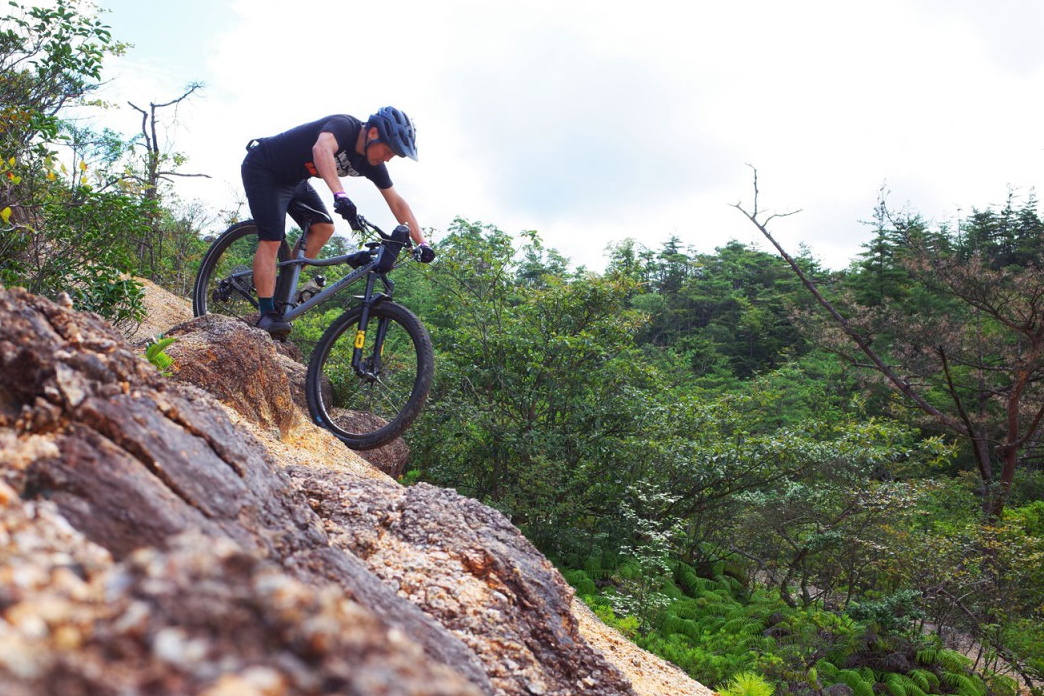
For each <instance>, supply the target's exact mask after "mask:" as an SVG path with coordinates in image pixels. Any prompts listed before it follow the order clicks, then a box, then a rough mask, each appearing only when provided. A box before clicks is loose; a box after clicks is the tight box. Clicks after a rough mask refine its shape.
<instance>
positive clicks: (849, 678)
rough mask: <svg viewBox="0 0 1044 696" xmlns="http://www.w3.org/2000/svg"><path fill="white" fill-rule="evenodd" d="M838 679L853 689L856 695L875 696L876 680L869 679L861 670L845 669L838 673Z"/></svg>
mask: <svg viewBox="0 0 1044 696" xmlns="http://www.w3.org/2000/svg"><path fill="white" fill-rule="evenodd" d="M837 680H838V682H840V683H842V684H845V685H847V686H848V688H850V689H852V692H853V693H854V694H855V696H874V682H873V681H867V680H866V678H865V677H864V676H863V674H862V673H861V672H860V671H859V670H855V669H843V670H841V671H839V672H838V673H837Z"/></svg>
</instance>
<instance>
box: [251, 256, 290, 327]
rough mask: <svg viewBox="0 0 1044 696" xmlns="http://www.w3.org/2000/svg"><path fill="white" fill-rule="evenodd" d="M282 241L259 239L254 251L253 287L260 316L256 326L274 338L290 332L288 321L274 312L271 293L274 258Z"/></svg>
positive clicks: (273, 287)
mask: <svg viewBox="0 0 1044 696" xmlns="http://www.w3.org/2000/svg"><path fill="white" fill-rule="evenodd" d="M281 243H282V242H266V241H260V242H258V245H257V251H256V252H254V288H255V289H256V290H257V303H258V309H260V310H261V318H260V319H258V320H257V327H258V328H259V329H264V330H265V331H267V332H269V333H270V334H272V336H274V337H276V338H282V337H285V336H286V335H287V334H289V333H290V322H288V321H285V320H284V319H283V318H282V316H281V313H279V312H276V310H275V304H274V300H273V297H272V295H274V294H275V279H276V260H277V259H278V258H279V245H280V244H281Z"/></svg>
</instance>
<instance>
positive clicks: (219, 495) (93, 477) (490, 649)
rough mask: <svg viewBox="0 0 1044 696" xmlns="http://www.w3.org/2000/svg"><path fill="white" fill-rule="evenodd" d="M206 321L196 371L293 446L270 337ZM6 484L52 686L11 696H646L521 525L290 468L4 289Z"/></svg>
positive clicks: (10, 675) (190, 399) (419, 493)
mask: <svg viewBox="0 0 1044 696" xmlns="http://www.w3.org/2000/svg"><path fill="white" fill-rule="evenodd" d="M195 321H196V322H198V323H200V324H202V325H203V326H202V327H201V326H198V325H197V326H195V327H194V328H193V329H192V331H193V332H194V333H193V335H194V336H197V338H198V336H200V335H202V336H209V337H210V338H208V339H205V340H204V339H200V340H198V345H196V343H197V339H196V338H194V339H193V341H192V343H193V345H192V346H191V348H192V351H191V357H189V355H188V353H183V354H182V355H181V357H179V370H180V371H182V372H183V373H184V371H185V370H187V369H189V368H188V362H189V361H192V362H194V363H195V364H198V365H200V366H203V365H210V366H211V367H213V366H214V365H221V366H224V365H231V366H232V369H233V370H234V374H236V375H237V376H239V381H240V383H241V384H243V385H244V386H247V385H252V386H250V387H249V388H251V389H253V391H252V392H251V393H250V395H249V398H246V399H243V398H242V395H241V394H239V393H231V392H228V393H221V394H220V395H219V396H220V398H221V399H222V400H223V401H225V402H226V403H229V405H230V406H232V407H233V408H235V409H236V410H237V411H239V412H240V413H245V414H248V415H249V417H251V418H253V419H255V423H256V424H257V425H259V426H260V427H261V428H262V430H264V431H267V432H271V433H274V434H283V435H285V434H286V432H287V430H288V428H289V427H290V425H291V424H292V422H293V419H294V418H299V417H301V416H300V415H299V413H298V412H297V411H296V410H295V407H294V406H293V403H292V401H291V400H290V398H289V396H288V384H289V380H288V378H287V377H286V375H285V373H282V376H280V371H279V370H278V369H275V370H273V369H272V367H273V365H278V360H274V359H273V356H272V355H271V353H270V351H271V350H273V349H272V347H271V342H270V341H269V340H268V338H267V337H266V336H265V335H264V334H261V333H260V332H258V331H255V330H253V329H250V328H249V327H246V330H245V331H244V330H243V329H242V328H241V327H239V326H234V325H233V324H234V322H231V320H229V321H228V322H223V321H222V320H220V319H217V318H208V319H203V320H195ZM183 335H187V334H183ZM188 343H189V341H185V344H186V346H182V347H181V348H186V347H188V346H187V344H188ZM226 351H232V352H233V353H234V356H230V355H228V354H227V353H226ZM262 372H265V373H266V374H265V376H264V377H263V378H262V377H261V376H260V373H262ZM268 373H272V374H268ZM179 377H181V378H182V379H184V378H185V377H186V375H185V374H181V375H179ZM284 398H285V399H286V401H285V402H284V401H283V400H282V399H284ZM0 476H2V478H3V481H4V482H5V483H6V486H8V487H9V489H10V490H8V488H0V505H2V506H0V513H2V517H0V521H2V524H3V525H5V528H6V530H7V531H8V533H7V534H3V533H2V532H3V531H4V530H3V529H0V554H2V557H3V560H4V563H3V569H4V572H7V571H6V569H8V568H12V567H14V566H15V565H18V566H25V567H26V568H27V570H25V571H20V572H18V573H14V574H13V575H12V578H14V579H15V580H16V581H15V582H14V583H13V584H11V583H9V582H8V578H4V580H5V581H4V583H3V587H4V588H8V589H5V590H4V591H3V593H0V612H2V614H3V618H4V619H5V620H7V621H8V623H9V624H10V626H11V627H13V628H11V629H10V631H13V632H14V633H13V634H12V635H8V636H5V635H4V634H3V632H2V631H9V629H8V628H7V627H6V626H4V625H3V622H0V654H2V655H8V654H10V655H14V654H32V655H34V657H33V660H32V664H33V665H36V667H35V668H33V669H23V668H21V667H19V665H18V664H15V663H14V661H13V658H10V659H8V658H4V657H0V693H4V694H8V693H10V694H45V693H46V694H49V693H92V694H95V693H98V694H107V693H113V694H115V693H142V694H144V693H149V694H153V693H156V694H167V693H170V694H180V693H202V692H204V691H206V690H207V689H210V691H206V693H209V694H224V693H229V694H232V693H235V694H255V693H256V694H283V693H286V694H291V693H295V694H296V693H302V694H312V693H314V694H326V693H331V694H332V693H338V694H443V693H445V694H450V693H453V694H468V693H487V694H491V693H497V694H548V695H551V694H562V695H565V694H592V695H600V694H631V693H634V691H633V690H632V688H631V686H630V684H629V683H628V682H627V680H626V679H625V678H624V677H623V676H622V675H621V673H620V672H619V671H618V670H617V669H616V668H615V667H613V666H612V665H610V664H609V663H608V662H607V661H606V660H605V659H604V658H603V657H602V656H601V655H600V654H599V653H597V652H595V651H593V650H592V649H591V648H590V647H589V646H588V645H587V643H586V642H585V641H584V640H583V639H582V638H581V637H580V635H579V634H578V632H577V628H576V622H575V620H574V619H573V618H572V615H571V614H570V613H569V602H570V599H571V592H570V591H569V589H568V587H567V586H566V585H565V583H564V582H563V581H562V579H561V577H560V576H559V575H558V574H557V572H555V571H554V569H553V568H552V567H550V565H549V564H548V563H547V562H546V560H544V559H543V558H542V557H541V556H540V555H539V554H538V553H537V552H536V551H535V550H534V549H533V548H532V547H531V546H530V545H529V544H528V543H527V542H526V541H525V540H524V539H523V538H522V537H521V535H519V534H518V532H517V530H515V529H514V528H513V527H511V525H510V524H509V523H508V522H507V520H505V519H504V518H503V517H502V516H500V515H499V514H497V513H495V512H493V511H492V510H489V509H488V508H485V507H483V506H481V505H479V504H477V503H475V502H474V501H469V500H466V499H464V498H461V497H460V496H458V495H456V494H454V493H452V492H449V491H443V490H439V489H435V488H432V487H429V486H416V487H412V488H408V489H407V488H402V487H401V486H399V485H398V484H395V483H394V482H392V481H390V480H387V479H384V480H382V479H378V478H364V477H353V476H351V475H349V474H347V473H344V472H336V471H332V470H330V469H326V468H323V467H313V466H294V467H291V468H289V469H286V470H284V469H283V468H281V467H280V466H279V465H278V463H277V462H275V461H273V460H272V458H271V456H270V455H269V454H268V452H267V451H266V450H265V448H264V447H262V446H261V444H260V442H259V441H258V440H257V439H256V438H254V437H253V436H252V435H250V434H249V433H247V432H246V431H245V430H243V429H242V428H237V427H236V426H235V424H234V423H233V421H232V419H231V418H230V416H229V413H228V412H227V411H226V410H225V408H224V407H222V406H221V405H220V404H219V403H218V402H217V401H216V400H215V398H214V397H213V396H211V395H210V394H209V393H207V392H204V391H203V390H202V389H199V388H198V387H195V386H193V385H191V384H187V383H185V382H183V381H176V380H168V379H165V378H163V377H161V376H160V375H159V374H158V373H157V372H156V370H155V369H154V368H153V367H152V366H151V365H149V364H148V363H147V362H146V361H145V360H144V359H143V358H141V357H139V355H138V354H137V353H136V352H135V351H134V350H133V349H131V348H130V347H129V346H128V345H127V344H126V343H125V342H124V341H123V340H122V339H121V338H120V337H119V335H118V334H116V333H115V332H114V331H113V330H112V329H110V328H109V327H108V325H107V324H105V323H104V322H102V321H100V320H98V319H97V318H95V317H93V316H91V315H84V314H79V313H75V312H72V311H71V310H69V309H67V308H64V307H61V306H58V305H56V304H53V303H51V302H48V301H46V300H43V299H41V298H38V297H34V296H31V295H28V294H26V293H24V292H22V291H19V290H10V291H5V290H2V289H0ZM10 491H15V492H17V493H18V495H19V496H20V499H19V498H16V497H14V496H13V495H12V494H11V493H10ZM66 522H67V523H68V525H71V528H64V527H63V525H64V524H66ZM14 528H18V529H20V530H27V531H25V532H24V533H23V532H20V533H19V534H13V533H10V530H11V529H14ZM55 530H58V531H55ZM34 534H36V535H37V536H39V538H40V541H39V542H38V543H37V542H33V541H32V539H33V538H34V537H33V535H34ZM34 544H35V546H36V547H39V548H41V549H44V552H43V553H39V554H37V553H34V552H33V548H34ZM64 569H71V570H68V571H67V570H64ZM17 578H22V579H23V580H17ZM25 578H36V579H37V580H35V581H24V579H25ZM19 583H21V584H19ZM33 617H36V618H35V619H34V618H33ZM37 619H38V620H37ZM9 644H10V645H16V646H18V649H19V650H21V651H22V652H21V653H16V652H10V653H9V652H8V651H6V650H5V649H4V647H6V646H7V645H9ZM102 668H104V669H110V668H111V669H116V670H117V673H118V674H119V678H113V679H107V678H105V677H103V676H101V674H102V672H100V671H99V670H101V669H102ZM56 680H60V681H56Z"/></svg>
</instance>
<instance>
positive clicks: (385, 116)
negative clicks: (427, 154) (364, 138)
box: [366, 106, 417, 160]
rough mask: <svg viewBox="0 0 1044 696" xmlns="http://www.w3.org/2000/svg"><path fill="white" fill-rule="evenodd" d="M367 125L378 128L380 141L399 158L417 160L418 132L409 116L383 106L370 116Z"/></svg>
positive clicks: (392, 107)
mask: <svg viewBox="0 0 1044 696" xmlns="http://www.w3.org/2000/svg"><path fill="white" fill-rule="evenodd" d="M366 125H367V126H368V127H370V128H376V129H377V133H378V135H379V137H378V139H379V140H380V141H381V142H382V143H386V144H387V145H388V147H390V148H391V149H392V152H394V153H395V154H397V155H398V156H399V157H409V158H410V159H412V160H415V159H417V130H416V129H415V128H414V127H413V121H411V120H410V117H409V116H407V115H406V114H404V113H403V112H401V111H399V110H398V109H396V108H395V107H394V106H383V107H381V108H380V109H379V110H378V111H377V113H375V114H373V115H372V116H370V120H368V121H367V122H366ZM369 144H370V143H367V145H369Z"/></svg>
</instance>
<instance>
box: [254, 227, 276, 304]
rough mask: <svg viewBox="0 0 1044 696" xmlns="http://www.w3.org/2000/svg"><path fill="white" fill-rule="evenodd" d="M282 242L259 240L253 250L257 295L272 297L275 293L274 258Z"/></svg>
mask: <svg viewBox="0 0 1044 696" xmlns="http://www.w3.org/2000/svg"><path fill="white" fill-rule="evenodd" d="M281 243H282V242H266V241H260V242H258V244H257V251H256V252H254V287H255V288H257V296H258V297H259V298H261V297H268V298H270V297H272V295H274V294H275V279H276V260H277V259H278V258H279V245H280V244H281Z"/></svg>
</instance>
